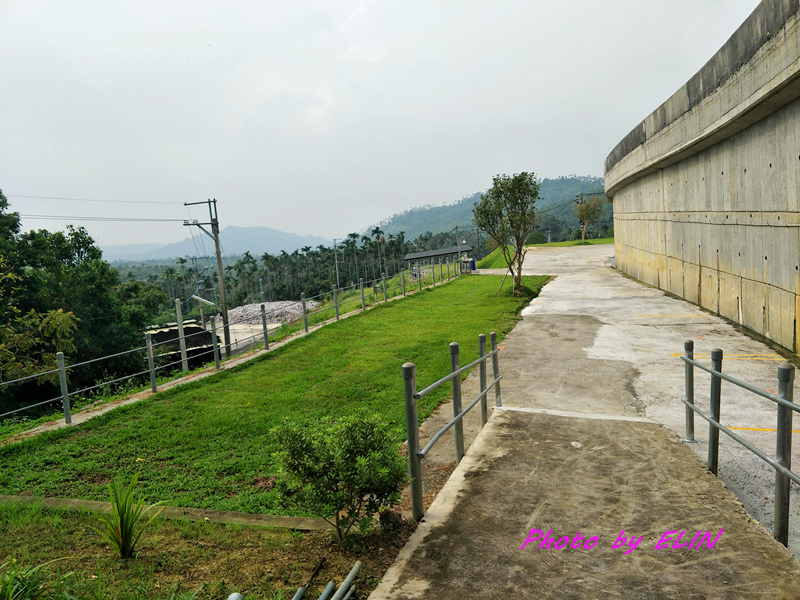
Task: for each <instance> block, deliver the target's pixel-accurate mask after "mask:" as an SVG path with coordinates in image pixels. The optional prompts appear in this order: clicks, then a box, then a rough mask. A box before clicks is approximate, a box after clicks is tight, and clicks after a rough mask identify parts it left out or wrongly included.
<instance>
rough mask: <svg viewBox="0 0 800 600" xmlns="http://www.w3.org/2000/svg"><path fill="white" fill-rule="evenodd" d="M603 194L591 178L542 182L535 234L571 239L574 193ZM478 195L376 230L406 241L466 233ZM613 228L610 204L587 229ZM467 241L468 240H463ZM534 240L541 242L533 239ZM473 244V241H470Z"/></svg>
mask: <svg viewBox="0 0 800 600" xmlns="http://www.w3.org/2000/svg"><path fill="white" fill-rule="evenodd" d="M602 191H603V178H602V177H593V176H591V175H569V176H566V177H557V178H555V179H543V180H542V182H541V188H540V191H539V200H538V201H537V209H538V212H539V214H540V217H541V218H540V221H539V224H538V226H537V231H538V232H540V233H541V234H542V235H546V233H547V230H548V229H549V230H550V234H551V239H552V241H563V240H568V239H571V237H572V236H574V235H575V234H576V230H578V227H579V225H578V219H577V218H576V217H575V215H574V214H573V210H574V208H575V204H574V200H575V196H577V195H578V194H581V193H583V194H586V193H591V192H602ZM480 195H481V192H476V193H475V194H472V195H471V196H466V197H464V198H462V199H461V200H459V201H458V202H455V203H454V204H447V205H444V206H432V205H428V206H420V207H417V208H412V209H410V210H407V211H405V212H402V213H398V214H396V215H393V216H392V217H389V218H388V219H386V220H384V221H381V223H380V224H379V227H380V228H381V229H382V230H383V231H385V232H386V233H387V234H389V233H393V234H397V233H399V232H400V231H403V232H405V235H406V237H407V238H409V239H412V240H416V239H419V238H420V237H422V238H426V237H430V235H428V236H426V234H434V235H435V234H441V233H448V232H453V235H455V228H456V227H458V228H459V231H465V232H466V231H468V230H469V228H472V227H474V225H473V223H472V207H473V205H474V204H475V203H476V202H478V201H479V200H480ZM612 225H613V222H612V211H611V205H610V204H609V205H607V206H606V207H605V208H604V213H603V218H602V219H600V221H598V222H597V223H596V224H595V225H594V226H591V227H590V228H589V233H590V235H591V237H597V236H598V235H602V236H607V235H609V233H611V232H610V229H611V227H612ZM467 241H468V242H470V240H467ZM536 241H542V240H540V239H537V240H536ZM470 243H473V242H470Z"/></svg>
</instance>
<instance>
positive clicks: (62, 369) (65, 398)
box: [56, 352, 72, 425]
mask: <svg viewBox="0 0 800 600" xmlns="http://www.w3.org/2000/svg"><path fill="white" fill-rule="evenodd" d="M56 362H57V363H58V382H59V383H60V384H61V407H62V408H63V409H64V422H65V423H66V424H67V425H72V413H71V412H70V410H69V388H68V387H67V367H66V366H64V353H63V352H58V353H57V354H56Z"/></svg>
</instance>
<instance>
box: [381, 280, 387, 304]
mask: <svg viewBox="0 0 800 600" xmlns="http://www.w3.org/2000/svg"><path fill="white" fill-rule="evenodd" d="M381 284H382V285H383V301H384V302H386V273H381Z"/></svg>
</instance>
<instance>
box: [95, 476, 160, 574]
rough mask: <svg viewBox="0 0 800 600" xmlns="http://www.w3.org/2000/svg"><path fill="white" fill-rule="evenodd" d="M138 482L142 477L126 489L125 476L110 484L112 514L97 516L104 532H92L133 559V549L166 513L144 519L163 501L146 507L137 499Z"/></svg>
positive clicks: (121, 554)
mask: <svg viewBox="0 0 800 600" xmlns="http://www.w3.org/2000/svg"><path fill="white" fill-rule="evenodd" d="M138 480H139V476H138V475H134V476H133V477H132V478H131V482H130V484H128V485H127V486H126V485H125V484H123V483H122V478H121V477H120V478H116V479H114V481H112V482H111V483H109V484H108V491H109V496H110V498H111V512H110V513H95V515H96V516H97V518H98V519H99V520H100V529H97V528H95V527H92V529H93V530H94V531H96V532H97V533H98V534H100V536H101V537H102V538H103V539H104V540H106V541H107V542H108V543H109V544H111V545H112V546H113V547H114V548H115V549H116V550H117V552H119V555H120V558H130V557H131V556H133V549H134V548H135V546H136V542H137V541H138V540H139V537H140V536H141V535H142V532H143V531H144V530H145V528H146V527H147V526H148V525H150V523H152V522H153V519H155V518H156V517H157V516H158V515H159V514H161V511H162V510H164V507H163V506H162V507H161V508H160V509H158V510H157V511H156V512H155V513H153V514H152V515H151V516H150V518H149V519H147V520H146V521H145V520H144V519H145V517H146V513H147V512H150V510H151V509H153V508H154V507H156V506H158V505H159V504H161V502H156V503H155V504H151V505H150V506H145V501H144V499H143V498H141V497H139V498H134V497H133V488H134V487H136V482H137V481H138Z"/></svg>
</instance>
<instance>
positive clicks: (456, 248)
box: [403, 244, 472, 260]
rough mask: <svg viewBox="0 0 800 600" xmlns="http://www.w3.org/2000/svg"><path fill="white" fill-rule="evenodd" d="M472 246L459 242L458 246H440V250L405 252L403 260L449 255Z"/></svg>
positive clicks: (468, 249) (464, 250)
mask: <svg viewBox="0 0 800 600" xmlns="http://www.w3.org/2000/svg"><path fill="white" fill-rule="evenodd" d="M471 251H472V246H467V245H465V244H461V245H459V246H451V247H450V248H442V249H441V250H428V251H426V252H412V253H411V254H406V255H405V256H404V257H403V260H421V259H423V258H435V257H437V256H449V255H451V254H461V253H462V252H471Z"/></svg>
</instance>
